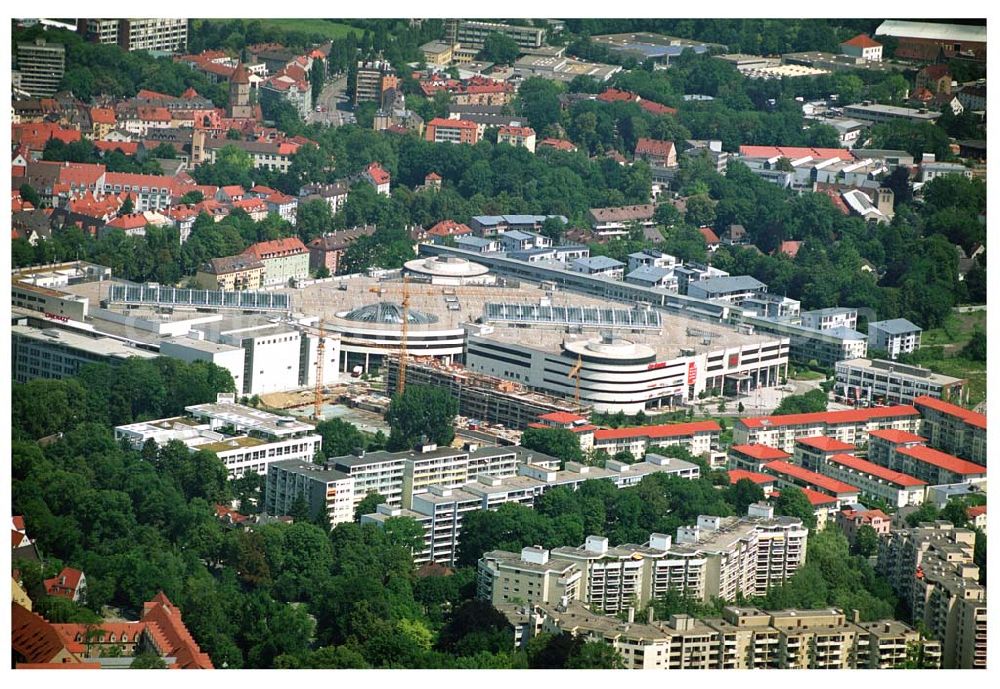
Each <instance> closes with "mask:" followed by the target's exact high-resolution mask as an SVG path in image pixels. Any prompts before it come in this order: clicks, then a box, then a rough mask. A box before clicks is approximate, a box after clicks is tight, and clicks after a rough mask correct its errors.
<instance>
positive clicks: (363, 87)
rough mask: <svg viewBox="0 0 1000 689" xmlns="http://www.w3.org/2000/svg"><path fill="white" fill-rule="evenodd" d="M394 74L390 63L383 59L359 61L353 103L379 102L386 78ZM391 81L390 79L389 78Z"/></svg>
mask: <svg viewBox="0 0 1000 689" xmlns="http://www.w3.org/2000/svg"><path fill="white" fill-rule="evenodd" d="M393 75H394V71H393V69H392V65H391V64H389V62H387V61H384V60H373V61H370V62H359V63H358V72H357V80H356V82H355V83H356V85H355V88H354V105H355V106H357V105H358V104H359V103H372V102H374V103H381V102H382V92H383V91H384V90H385V87H386V85H387V78H391V77H393ZM390 81H391V79H390Z"/></svg>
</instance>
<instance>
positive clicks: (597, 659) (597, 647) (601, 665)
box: [566, 641, 625, 670]
mask: <svg viewBox="0 0 1000 689" xmlns="http://www.w3.org/2000/svg"><path fill="white" fill-rule="evenodd" d="M624 668H625V660H624V659H623V658H622V655H621V653H619V652H618V651H617V650H615V649H614V648H613V647H612V646H609V645H608V644H606V643H604V642H603V641H590V642H587V643H585V644H583V646H582V647H580V649H579V650H578V651H577V652H575V653H571V654H570V657H569V659H568V660H567V661H566V669H567V670H622V669H624Z"/></svg>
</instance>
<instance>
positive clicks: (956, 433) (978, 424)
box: [913, 397, 986, 466]
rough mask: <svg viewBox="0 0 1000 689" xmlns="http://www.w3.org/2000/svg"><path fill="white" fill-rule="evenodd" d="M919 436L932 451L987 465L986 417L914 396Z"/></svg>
mask: <svg viewBox="0 0 1000 689" xmlns="http://www.w3.org/2000/svg"><path fill="white" fill-rule="evenodd" d="M913 406H914V407H916V408H917V410H918V411H919V412H920V416H921V417H922V420H921V422H920V434H921V435H923V436H925V437H926V438H927V444H928V445H930V446H931V447H933V448H936V449H938V450H941V451H943V452H948V453H950V454H953V455H955V456H957V457H961V458H963V459H967V460H969V461H971V462H975V463H976V464H982V465H983V466H986V415H985V414H980V413H977V412H974V411H970V410H968V409H965V408H964V407H959V406H958V405H956V404H949V403H948V402H945V401H943V400H940V399H935V398H934V397H917V398H916V399H914V400H913Z"/></svg>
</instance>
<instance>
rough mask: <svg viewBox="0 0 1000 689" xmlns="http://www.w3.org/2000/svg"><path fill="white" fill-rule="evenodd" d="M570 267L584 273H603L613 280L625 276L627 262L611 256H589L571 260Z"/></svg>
mask: <svg viewBox="0 0 1000 689" xmlns="http://www.w3.org/2000/svg"><path fill="white" fill-rule="evenodd" d="M569 269H570V270H572V271H574V272H577V273H583V274H584V275H602V276H604V277H608V278H611V279H612V280H621V279H622V278H623V277H625V264H624V263H622V262H621V261H617V260H615V259H613V258H611V257H610V256H588V257H587V258H578V259H575V260H573V261H571V262H570V264H569Z"/></svg>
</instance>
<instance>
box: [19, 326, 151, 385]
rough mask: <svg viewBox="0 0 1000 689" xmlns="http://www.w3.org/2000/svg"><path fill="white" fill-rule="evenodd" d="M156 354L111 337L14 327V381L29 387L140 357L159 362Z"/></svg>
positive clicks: (51, 329)
mask: <svg viewBox="0 0 1000 689" xmlns="http://www.w3.org/2000/svg"><path fill="white" fill-rule="evenodd" d="M156 356H157V354H156V353H155V352H151V351H147V350H145V349H139V348H137V347H135V346H132V345H131V344H130V343H125V342H121V341H119V340H116V339H112V338H110V337H95V336H90V335H86V334H83V333H79V332H75V331H73V330H64V329H56V328H47V329H44V330H42V329H38V328H33V327H30V326H28V325H26V324H25V325H14V326H12V327H11V368H12V373H13V379H14V380H15V381H16V382H18V383H27V382H28V381H29V380H34V379H35V378H71V377H74V376H77V375H78V374H79V373H80V369H81V368H82V367H83V366H86V365H87V364H92V363H108V364H117V363H121V362H123V361H125V360H126V359H129V358H131V357H137V358H140V359H155V358H156Z"/></svg>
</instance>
